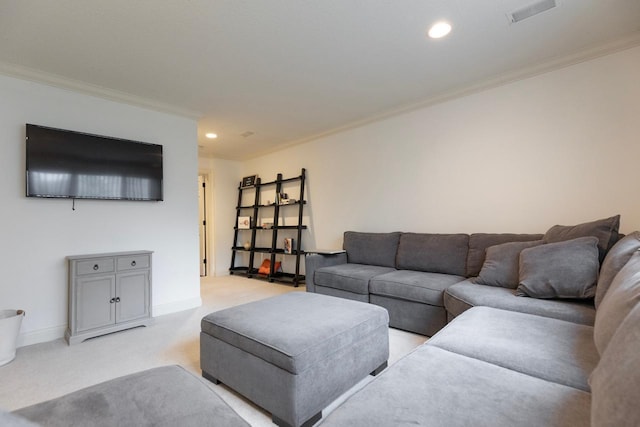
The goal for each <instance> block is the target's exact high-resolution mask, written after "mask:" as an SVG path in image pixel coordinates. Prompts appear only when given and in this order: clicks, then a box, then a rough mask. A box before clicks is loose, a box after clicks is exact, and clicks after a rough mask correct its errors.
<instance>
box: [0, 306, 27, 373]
mask: <svg viewBox="0 0 640 427" xmlns="http://www.w3.org/2000/svg"><path fill="white" fill-rule="evenodd" d="M23 317H24V311H22V310H0V366H2V365H6V364H7V363H9V362H11V361H12V360H13V359H15V357H16V345H17V342H18V334H19V333H20V326H21V325H22V318H23Z"/></svg>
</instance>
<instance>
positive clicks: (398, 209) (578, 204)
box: [219, 47, 640, 253]
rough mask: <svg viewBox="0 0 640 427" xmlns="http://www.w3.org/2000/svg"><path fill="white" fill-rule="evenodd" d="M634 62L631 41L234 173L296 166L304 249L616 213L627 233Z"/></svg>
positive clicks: (638, 127) (632, 192) (633, 201)
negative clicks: (305, 218) (304, 180)
mask: <svg viewBox="0 0 640 427" xmlns="http://www.w3.org/2000/svg"><path fill="white" fill-rule="evenodd" d="M638 70H640V47H636V48H633V49H629V50H626V51H622V52H618V53H615V54H611V55H608V56H605V57H601V58H597V59H594V60H591V61H588V62H584V63H580V64H576V65H573V66H570V67H567V68H563V69H560V70H556V71H553V72H550V73H546V74H543V75H539V76H535V77H532V78H529V79H526V80H521V81H518V82H514V83H511V84H507V85H504V86H501V87H498V88H494V89H490V90H486V91H484V92H479V93H476V94H473V95H469V96H466V97H463V98H458V99H455V100H451V101H448V102H444V103H441V104H438V105H434V106H431V107H428V108H423V109H420V110H417V111H413V112H410V113H405V114H402V115H398V116H395V117H392V118H389V119H386V120H382V121H379V122H375V123H372V124H368V125H365V126H362V127H359V128H355V129H351V130H348V131H344V132H341V133H338V134H334V135H332V136H328V137H325V138H322V139H318V140H315V141H312V142H309V143H306V144H304V145H298V146H294V147H292V148H289V149H286V150H283V151H280V152H277V153H273V154H270V155H267V156H263V157H260V158H256V159H253V160H251V161H247V162H244V163H243V165H242V170H241V172H242V173H241V174H240V175H237V176H236V179H235V180H236V181H237V180H238V179H239V178H240V177H241V176H242V175H249V174H254V173H258V174H260V175H261V176H263V177H266V179H269V178H268V177H272V178H273V177H275V174H276V173H278V172H282V173H283V174H284V175H285V176H293V175H297V174H299V171H300V168H301V167H305V168H307V171H308V199H309V200H310V204H309V205H308V207H307V211H308V213H309V222H310V226H311V229H310V231H309V233H308V235H307V236H306V241H304V242H303V243H304V245H303V248H307V249H309V248H313V247H322V248H338V247H340V246H341V244H342V233H343V231H345V230H360V231H395V230H399V231H415V232H445V233H446V232H523V233H526V232H544V231H546V230H547V229H548V228H549V227H550V226H552V225H554V224H558V223H560V224H575V223H579V222H583V221H589V220H594V219H598V218H604V217H608V216H611V215H614V214H618V213H619V214H621V215H622V221H621V230H622V231H623V232H629V231H632V230H638V229H640V203H639V202H638V199H637V194H638V178H637V171H638V159H639V158H640V139H639V135H640V80H639V79H638ZM272 178H271V179H272ZM228 203H229V205H230V206H229V210H230V211H231V209H232V206H233V204H234V199H233V198H229V201H228ZM228 227H230V225H228ZM219 253H220V252H219Z"/></svg>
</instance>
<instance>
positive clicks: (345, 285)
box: [313, 263, 395, 295]
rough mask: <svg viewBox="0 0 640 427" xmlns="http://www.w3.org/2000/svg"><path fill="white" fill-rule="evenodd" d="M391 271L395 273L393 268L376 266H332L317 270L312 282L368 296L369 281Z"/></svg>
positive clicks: (349, 264)
mask: <svg viewBox="0 0 640 427" xmlns="http://www.w3.org/2000/svg"><path fill="white" fill-rule="evenodd" d="M392 271H395V268H391V267H379V266H376V265H366V264H353V263H348V264H340V265H332V266H330V267H322V268H319V269H317V270H316V272H315V274H314V276H313V281H314V283H315V284H316V285H318V286H326V287H328V288H334V289H341V290H344V291H349V292H353V293H356V294H363V295H368V294H369V280H370V279H371V278H372V277H375V276H379V275H381V274H385V273H389V272H392Z"/></svg>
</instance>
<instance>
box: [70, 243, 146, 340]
mask: <svg viewBox="0 0 640 427" xmlns="http://www.w3.org/2000/svg"><path fill="white" fill-rule="evenodd" d="M152 253H153V252H151V251H136V252H117V253H108V254H95V255H75V256H68V257H67V262H68V266H69V327H68V328H67V332H66V333H65V338H66V339H67V342H68V343H69V344H76V343H79V342H82V341H84V340H85V339H87V338H93V337H96V336H98V335H104V334H108V333H111V332H116V331H121V330H123V329H129V328H135V327H137V326H146V325H148V324H149V323H150V322H151V255H152Z"/></svg>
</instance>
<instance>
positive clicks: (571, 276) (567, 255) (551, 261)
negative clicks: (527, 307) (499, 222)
mask: <svg viewBox="0 0 640 427" xmlns="http://www.w3.org/2000/svg"><path fill="white" fill-rule="evenodd" d="M599 267H600V263H599V262H598V239H597V238H595V237H580V238H578V239H573V240H569V241H566V242H558V243H549V244H546V245H541V246H536V247H534V248H529V249H524V250H523V251H522V252H521V253H520V283H519V285H518V287H517V289H516V295H517V296H529V297H533V298H591V297H593V296H594V295H595V292H596V282H597V280H598V268H599Z"/></svg>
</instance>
